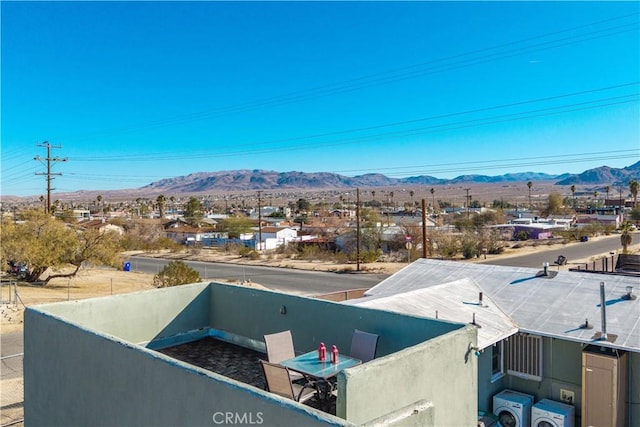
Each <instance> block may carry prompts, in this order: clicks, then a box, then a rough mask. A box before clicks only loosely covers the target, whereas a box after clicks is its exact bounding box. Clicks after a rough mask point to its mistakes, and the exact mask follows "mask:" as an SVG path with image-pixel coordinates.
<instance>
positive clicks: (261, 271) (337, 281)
mask: <svg viewBox="0 0 640 427" xmlns="http://www.w3.org/2000/svg"><path fill="white" fill-rule="evenodd" d="M129 261H130V262H131V271H138V272H143V273H152V274H156V273H158V272H159V271H160V270H162V268H163V267H164V266H165V265H166V264H168V263H169V262H171V260H166V259H159V258H145V257H139V256H134V257H131V258H130V259H129ZM185 263H186V264H187V265H189V266H190V267H191V268H193V269H195V270H196V271H198V273H200V277H202V278H203V279H208V280H221V281H233V280H238V281H243V280H250V281H251V282H252V283H258V284H260V285H262V286H265V287H267V288H269V289H274V290H279V291H283V292H288V293H293V294H298V295H316V294H322V293H329V292H334V291H344V290H349V289H360V288H370V287H372V286H374V285H376V284H378V283H380V282H381V281H382V280H383V279H385V278H387V277H389V275H388V274H372V273H329V272H324V271H309V270H294V269H286V268H279V267H263V266H250V265H239V264H225V263H217V262H201V261H186V262H185Z"/></svg>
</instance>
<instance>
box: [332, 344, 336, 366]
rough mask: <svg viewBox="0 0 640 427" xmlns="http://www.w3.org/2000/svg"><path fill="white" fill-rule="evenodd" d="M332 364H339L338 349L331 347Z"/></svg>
mask: <svg viewBox="0 0 640 427" xmlns="http://www.w3.org/2000/svg"><path fill="white" fill-rule="evenodd" d="M331 363H338V347H336V346H335V345H334V346H333V347H331Z"/></svg>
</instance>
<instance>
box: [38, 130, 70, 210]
mask: <svg viewBox="0 0 640 427" xmlns="http://www.w3.org/2000/svg"><path fill="white" fill-rule="evenodd" d="M36 146H38V147H45V148H46V149H47V157H46V158H45V159H43V158H42V157H40V156H35V157H34V158H33V160H38V161H42V160H46V161H47V172H36V175H46V176H47V207H46V212H47V213H51V190H55V189H54V188H51V180H53V176H54V175H62V174H61V173H53V172H51V162H66V161H67V158H66V157H65V158H60V157H58V156H56V157H51V149H52V148H62V146H59V145H58V146H55V145H51V144H49V141H44V142H43V143H42V144H36Z"/></svg>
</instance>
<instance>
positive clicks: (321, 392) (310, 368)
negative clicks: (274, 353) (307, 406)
mask: <svg viewBox="0 0 640 427" xmlns="http://www.w3.org/2000/svg"><path fill="white" fill-rule="evenodd" d="M327 359H328V358H327ZM361 363H362V361H361V360H360V359H356V358H354V357H349V356H346V355H343V354H340V355H339V356H338V363H331V361H330V360H326V361H324V362H322V361H320V359H318V351H317V350H314V351H310V352H308V353H304V354H301V355H299V356H296V357H294V358H292V359H287V360H283V361H282V362H280V365H282V366H286V367H287V368H289V369H291V370H292V371H296V372H300V373H301V374H303V375H304V376H306V377H307V378H311V379H314V380H316V388H317V391H318V396H319V397H320V398H324V399H326V398H327V397H328V396H329V394H330V393H331V390H332V389H333V385H332V383H331V379H332V378H333V377H335V376H336V375H338V373H339V372H340V371H342V370H344V369H347V368H351V367H353V366H357V365H360V364H361Z"/></svg>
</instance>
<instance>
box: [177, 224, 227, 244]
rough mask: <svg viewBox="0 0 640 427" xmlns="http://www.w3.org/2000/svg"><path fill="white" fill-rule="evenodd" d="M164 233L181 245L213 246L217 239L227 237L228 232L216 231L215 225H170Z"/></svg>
mask: <svg viewBox="0 0 640 427" xmlns="http://www.w3.org/2000/svg"><path fill="white" fill-rule="evenodd" d="M165 233H166V235H167V238H169V239H171V240H173V241H174V242H176V243H179V244H181V245H194V244H200V245H202V246H205V247H210V246H214V245H215V241H216V240H217V239H226V238H227V237H228V233H226V232H221V231H217V230H216V228H215V227H191V226H182V227H172V228H168V229H166V230H165Z"/></svg>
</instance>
